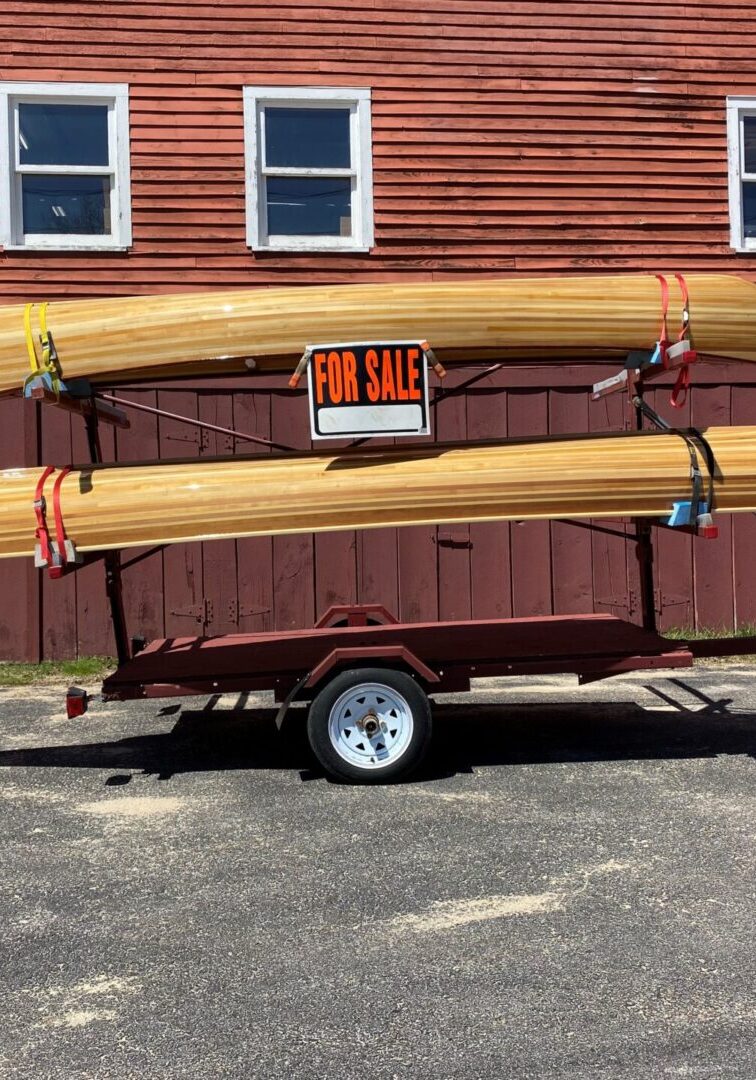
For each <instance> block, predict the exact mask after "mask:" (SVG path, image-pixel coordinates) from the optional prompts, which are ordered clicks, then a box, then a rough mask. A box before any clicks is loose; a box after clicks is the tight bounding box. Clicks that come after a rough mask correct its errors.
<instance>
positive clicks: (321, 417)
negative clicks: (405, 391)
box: [300, 339, 440, 442]
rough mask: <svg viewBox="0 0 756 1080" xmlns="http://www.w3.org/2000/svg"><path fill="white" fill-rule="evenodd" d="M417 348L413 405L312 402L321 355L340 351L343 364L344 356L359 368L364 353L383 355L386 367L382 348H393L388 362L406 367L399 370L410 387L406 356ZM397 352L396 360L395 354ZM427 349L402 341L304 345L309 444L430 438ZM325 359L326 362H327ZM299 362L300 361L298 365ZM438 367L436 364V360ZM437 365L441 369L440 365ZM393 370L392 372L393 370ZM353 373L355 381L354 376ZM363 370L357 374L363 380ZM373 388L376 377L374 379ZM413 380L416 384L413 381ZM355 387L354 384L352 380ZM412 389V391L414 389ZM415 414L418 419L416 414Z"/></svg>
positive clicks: (424, 343)
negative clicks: (417, 396)
mask: <svg viewBox="0 0 756 1080" xmlns="http://www.w3.org/2000/svg"><path fill="white" fill-rule="evenodd" d="M410 349H416V350H417V351H418V353H419V360H420V372H419V373H418V374H419V375H420V381H419V384H418V385H417V387H416V388H417V389H418V390H419V391H420V397H419V398H418V399H415V400H413V401H412V402H411V403H410V402H407V403H406V404H403V403H402V402H401V401H394V402H389V401H383V400H378V401H376V402H368V403H365V402H363V401H362V400H360V401H358V403H357V404H356V405H350V404H347V403H342V402H338V403H333V402H332V401H331V399H330V398H329V401H331V404H329V405H324V404H318V403H317V401H316V396H317V394H316V386H315V380H316V377H317V373H316V372H315V371H314V368H315V363H316V361H314V357H316V355H318V356H319V354H325V355H326V357H328V354H329V353H338V354H339V355H340V357H341V363H342V364H343V363H344V355H343V354H348V355H350V356H351V358H352V360H354V362H355V364H356V365H357V366H359V365H360V363H362V365H363V366H364V365H366V363H367V360H366V358H367V354H368V353H369V352H371V351H373V352H375V353H376V354H377V355H379V356H381V362H382V363H386V360H385V357H384V355H383V350H392V351H393V354H394V355H393V358H392V360H391V361H390V363H391V364H392V365H393V364H396V363H397V362H399V363H405V361H406V370H405V371H404V372H403V374H404V377H405V379H406V380H407V383H405V385H408V383H409V378H410V372H409V353H408V350H410ZM398 350H401V351H400V353H399V358H398V360H397V356H396V353H397V351H398ZM434 361H435V357H433V356H432V353H431V350H430V346H429V345H428V342H427V341H425V340H419V339H417V340H409V341H408V340H401V341H395V340H392V341H340V342H328V343H324V344H320V343H318V344H316V345H308V346H307V347H306V349H305V352H304V356H303V357H302V362H304V363H305V364H306V366H307V397H308V406H309V414H310V435H311V438H312V439H313V441H317V442H320V441H322V440H327V439H377V438H387V437H389V438H409V437H413V436H418V435H421V436H429V435H430V434H431V418H430V399H429V394H428V365H429V364H430V363H434ZM327 362H328V361H327V360H326V361H325V363H326V364H327ZM300 363H301V362H300ZM435 364H437V361H435ZM439 366H440V365H439ZM392 371H394V372H395V371H396V368H392ZM350 374H354V377H355V379H356V372H350ZM364 374H365V372H363V371H360V372H359V375H360V376H361V377H363V376H364ZM372 381H373V384H374V382H375V379H373V380H372ZM413 382H414V380H413ZM354 385H355V386H356V385H357V383H356V382H355V384H354ZM413 388H414V387H413ZM362 389H364V379H363V382H362V383H361V384H360V390H362ZM358 393H359V391H358ZM418 414H419V415H418Z"/></svg>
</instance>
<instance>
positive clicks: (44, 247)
mask: <svg viewBox="0 0 756 1080" xmlns="http://www.w3.org/2000/svg"><path fill="white" fill-rule="evenodd" d="M128 250H129V246H128V245H126V244H86V245H85V244H3V245H2V247H0V251H35V252H36V251H51V252H56V251H65V252H69V253H70V252H76V253H77V254H86V252H88V251H114V252H122V251H128Z"/></svg>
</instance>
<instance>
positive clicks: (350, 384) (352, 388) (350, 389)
mask: <svg viewBox="0 0 756 1080" xmlns="http://www.w3.org/2000/svg"><path fill="white" fill-rule="evenodd" d="M359 399H360V395H359V391H358V390H357V358H356V357H355V355H354V353H353V352H345V353H344V401H359Z"/></svg>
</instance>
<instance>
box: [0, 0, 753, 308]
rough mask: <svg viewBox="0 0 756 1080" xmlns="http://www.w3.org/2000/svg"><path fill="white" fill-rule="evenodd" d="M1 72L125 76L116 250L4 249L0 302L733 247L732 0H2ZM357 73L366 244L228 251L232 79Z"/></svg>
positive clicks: (614, 261)
mask: <svg viewBox="0 0 756 1080" xmlns="http://www.w3.org/2000/svg"><path fill="white" fill-rule="evenodd" d="M4 12H5V18H4V20H3V25H2V26H1V27H0V51H1V52H2V55H3V61H4V63H3V69H2V77H3V78H4V79H6V80H25V79H28V80H44V79H51V80H61V81H65V80H72V81H85V82H86V81H89V80H91V81H124V82H128V84H129V86H130V97H131V152H132V182H133V192H132V204H133V226H134V244H133V248H132V249H131V251H129V252H128V253H125V254H114V255H107V254H102V255H101V254H96V255H95V254H91V253H90V254H89V255H87V254H76V255H73V254H64V253H60V254H50V253H45V254H41V253H33V252H28V253H23V252H21V253H7V254H5V255H3V256H0V268H1V275H2V276H1V278H0V301H1V300H3V299H5V300H15V299H19V298H51V299H52V298H55V297H63V296H80V295H91V294H93V293H99V294H123V293H134V292H153V291H174V290H177V289H203V288H208V287H213V286H217V285H227V286H228V285H244V284H268V283H273V284H288V283H298V282H335V281H350V282H351V281H372V280H378V279H382V278H386V277H389V278H397V277H399V276H405V277H409V276H412V277H414V278H416V279H417V278H420V279H422V278H431V277H444V276H449V275H457V274H466V275H473V274H481V275H490V274H500V273H515V272H522V273H531V274H532V273H537V274H540V273H560V272H569V271H581V272H584V271H586V270H594V269H595V270H598V271H600V270H604V269H614V270H628V271H637V270H643V269H662V268H665V269H669V268H682V269H685V270H688V271H692V270H713V269H717V270H729V271H741V272H744V273H751V272H753V270H754V264H753V258H752V257H749V256H743V255H738V254H736V253H735V252H733V251H732V249H731V248H730V246H729V241H728V208H727V162H726V140H725V97H726V95H727V94H732V93H741V94H743V93H750V92H751V91H754V92H756V18H754V13H753V9H752V7H749V6H748V5H746V4H742V3H741V4H737V3H728V2H726V0H716V2H711V3H705V4H684V3H675V4H669V3H668V4H651V3H635V2H633V0H627V2H625V3H623V4H622V5H621V6H619V5H616V4H609V3H595V2H582V3H567V2H561V0H538V2H531V3H526V2H513V3H510V2H503V0H418V2H417V3H414V4H411V5H407V4H406V3H404V2H403V0H375V2H369V0H354V2H353V0H324V2H323V3H319V4H317V5H315V4H313V3H309V2H305V0H285V2H279V3H276V4H273V5H270V6H268V5H263V4H257V3H246V4H234V3H224V4H221V5H216V6H212V5H209V4H205V3H198V2H189V3H185V2H181V3H179V2H163V3H154V4H153V3H147V2H136V0H117V2H114V0H102V2H100V0H97V2H95V0H92V2H88V0H87V2H82V0H67V2H66V4H64V5H62V4H60V3H59V2H58V0H8V2H7V3H6V5H5V8H4ZM266 83H270V84H275V85H292V86H298V85H312V86H318V85H344V86H370V87H371V88H372V91H373V134H374V138H373V152H374V165H375V219H376V245H375V248H374V250H373V251H372V252H371V253H370V254H368V255H346V254H345V255H338V254H327V255H322V254H320V255H319V254H311V253H303V254H298V255H290V254H271V255H268V254H263V255H259V254H258V255H255V254H253V253H252V252H250V251H249V250H248V249H247V247H246V244H245V222H244V213H245V211H244V159H243V131H242V97H241V88H242V86H243V85H244V84H266Z"/></svg>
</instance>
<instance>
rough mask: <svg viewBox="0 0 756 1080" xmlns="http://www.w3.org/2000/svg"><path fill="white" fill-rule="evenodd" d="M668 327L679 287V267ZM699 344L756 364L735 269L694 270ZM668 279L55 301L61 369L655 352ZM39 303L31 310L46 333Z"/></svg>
mask: <svg viewBox="0 0 756 1080" xmlns="http://www.w3.org/2000/svg"><path fill="white" fill-rule="evenodd" d="M668 280H669V286H670V315H669V326H670V333H671V334H672V336H673V337H676V336H677V331H678V328H679V321H680V312H681V309H682V296H681V291H680V288H679V285H678V283H677V281H676V280H675V278H674V276H672V275H670V276H669V278H668ZM686 281H687V285H688V289H689V292H690V311H691V315H692V329H693V334H694V342H695V346H696V348H697V349H698V351H699V352H700V353H703V354H708V355H712V356H719V357H733V358H738V359H742V360H756V285H754V284H753V283H752V282H749V281H746V280H744V279H742V278H739V277H736V276H734V275H727V274H691V275H690V276H689V277H688V278H687V279H686ZM660 313H661V287H660V284H659V282H658V281H657V279H656V277H655V276H654V275H653V274H642V275H598V274H597V275H594V276H592V277H554V278H530V279H526V278H520V277H518V278H510V279H504V280H473V281H470V280H467V281H463V282H430V283H422V282H421V283H418V282H410V283H405V282H398V283H395V284H389V285H387V284H377V285H334V286H325V287H324V286H309V287H308V286H304V287H302V286H300V287H295V288H247V289H238V290H233V291H228V290H221V291H217V292H211V293H182V294H179V295H156V296H135V297H120V298H118V299H112V300H111V299H107V300H105V299H96V300H71V301H61V302H55V303H51V304H49V305H48V307H47V311H46V317H47V325H48V329H49V330H50V332H51V333H52V335H53V339H54V342H55V346H56V348H57V351H58V355H59V358H60V365H61V368H62V372H63V375H64V377H65V376H68V377H69V378H73V377H78V376H82V377H87V378H89V379H91V380H93V381H95V382H97V381H107V382H117V381H124V380H127V379H134V378H141V377H144V376H146V375H151V376H153V377H156V376H160V375H165V374H174V373H189V372H192V371H197V370H205V371H206V370H208V369H209V370H211V371H213V370H215V371H225V370H229V369H237V370H238V369H242V370H243V369H244V367H245V365H244V358H249V357H251V358H252V359H254V361H255V365H256V367H257V368H258V369H259V370H285V369H291V368H293V366H294V364H295V363H296V361H297V360H298V359H299V357H300V356H301V354H302V352H303V350H304V347H305V346H306V345H307V344H313V343H315V344H317V343H328V342H336V341H380V340H421V339H424V338H427V340H428V341H429V342H430V343H431V345H432V346H433V348H434V349H435V350H436V352H437V355H438V356H439V359H441V360H442V361H444V360H445V361H455V360H466V359H467V360H471V359H476V358H478V359H479V358H480V357H481V356H490V357H498V358H501V359H507V358H512V359H518V358H523V357H525V358H530V359H541V360H549V359H552V360H553V359H554V358H559V357H564V356H573V357H574V356H588V357H589V356H591V355H594V356H603V357H606V356H608V355H614V354H621V353H624V352H627V351H629V350H634V349H650V348H652V347H653V343H654V342H655V341H656V339H657V338H658V336H659V328H660V321H661V315H660ZM39 316H40V306H39V305H35V306H34V308H33V311H32V327H33V338H34V341H35V342H37V350H38V352H40V355H41V350H40V349H39V345H38V337H39ZM29 370H30V367H29V360H28V356H27V344H26V336H25V332H24V306H23V305H11V306H7V307H0V393H7V392H9V391H14V390H16V389H17V388H18V387H20V386H21V385H23V382H24V379H25V378H26V376H27V375H28V374H29Z"/></svg>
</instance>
